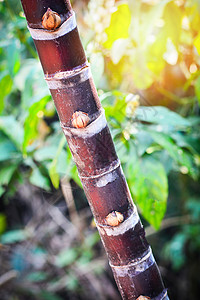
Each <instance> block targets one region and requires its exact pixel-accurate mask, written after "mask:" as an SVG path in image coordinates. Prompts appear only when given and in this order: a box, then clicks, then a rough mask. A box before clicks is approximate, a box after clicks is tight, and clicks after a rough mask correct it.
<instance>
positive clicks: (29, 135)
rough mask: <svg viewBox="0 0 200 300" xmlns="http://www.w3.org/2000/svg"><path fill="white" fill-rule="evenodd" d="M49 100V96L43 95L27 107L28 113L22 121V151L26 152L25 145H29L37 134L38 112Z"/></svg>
mask: <svg viewBox="0 0 200 300" xmlns="http://www.w3.org/2000/svg"><path fill="white" fill-rule="evenodd" d="M50 100H51V97H50V96H45V97H44V98H42V99H40V100H39V101H38V102H36V103H33V104H32V105H31V107H30V108H29V114H28V116H27V118H26V120H25V123H24V141H23V151H24V153H26V149H27V146H28V145H30V144H31V143H32V142H33V140H34V138H35V137H37V135H38V123H39V121H40V117H39V116H38V112H40V111H43V110H44V108H45V106H46V104H47V103H48V102H49V101H50Z"/></svg>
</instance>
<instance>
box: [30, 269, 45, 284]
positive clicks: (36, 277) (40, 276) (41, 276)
mask: <svg viewBox="0 0 200 300" xmlns="http://www.w3.org/2000/svg"><path fill="white" fill-rule="evenodd" d="M47 277H48V274H47V273H45V272H40V271H38V272H32V273H30V274H28V275H27V280H28V281H31V282H40V281H43V280H46V279H47Z"/></svg>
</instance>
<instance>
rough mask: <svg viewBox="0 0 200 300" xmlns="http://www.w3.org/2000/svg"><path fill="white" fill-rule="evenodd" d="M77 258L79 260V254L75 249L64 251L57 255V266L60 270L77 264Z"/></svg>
mask: <svg viewBox="0 0 200 300" xmlns="http://www.w3.org/2000/svg"><path fill="white" fill-rule="evenodd" d="M76 258H77V252H76V250H75V249H73V248H70V249H68V250H64V251H63V252H61V253H59V254H58V255H57V258H56V265H58V266H59V267H60V268H62V267H66V266H68V265H71V264H72V263H73V262H75V260H76Z"/></svg>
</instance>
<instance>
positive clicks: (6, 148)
mask: <svg viewBox="0 0 200 300" xmlns="http://www.w3.org/2000/svg"><path fill="white" fill-rule="evenodd" d="M17 154H19V152H18V151H17V149H16V148H15V146H14V145H13V143H12V142H11V141H10V140H8V138H4V137H3V136H0V161H4V160H8V159H12V158H14V157H16V156H17Z"/></svg>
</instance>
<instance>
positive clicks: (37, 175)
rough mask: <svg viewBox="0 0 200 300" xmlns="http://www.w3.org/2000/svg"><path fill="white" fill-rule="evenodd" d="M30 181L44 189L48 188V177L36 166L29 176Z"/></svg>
mask: <svg viewBox="0 0 200 300" xmlns="http://www.w3.org/2000/svg"><path fill="white" fill-rule="evenodd" d="M29 180H30V183H32V184H33V185H36V186H38V187H40V188H42V189H44V190H47V191H49V190H50V183H49V179H48V178H47V177H46V176H44V175H43V174H42V173H41V172H40V170H39V169H38V168H35V169H33V171H32V174H31V176H30V178H29Z"/></svg>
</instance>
